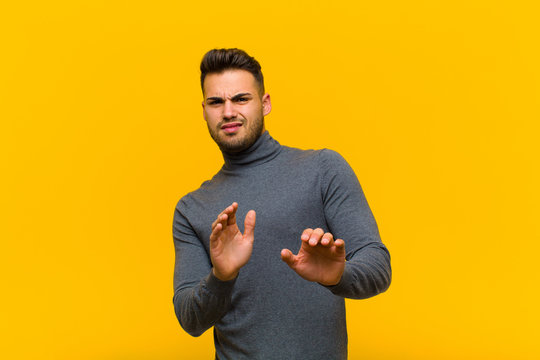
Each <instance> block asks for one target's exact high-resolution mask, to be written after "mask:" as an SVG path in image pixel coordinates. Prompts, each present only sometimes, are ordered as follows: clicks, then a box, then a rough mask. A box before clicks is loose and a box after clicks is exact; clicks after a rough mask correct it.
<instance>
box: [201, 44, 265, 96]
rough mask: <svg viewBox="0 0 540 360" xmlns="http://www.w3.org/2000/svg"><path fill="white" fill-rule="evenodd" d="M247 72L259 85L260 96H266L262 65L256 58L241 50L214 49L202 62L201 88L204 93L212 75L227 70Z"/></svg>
mask: <svg viewBox="0 0 540 360" xmlns="http://www.w3.org/2000/svg"><path fill="white" fill-rule="evenodd" d="M232 69H239V70H246V71H249V72H250V73H251V74H252V75H253V77H254V78H255V81H256V82H257V85H259V91H260V95H261V96H262V95H263V94H264V78H263V74H262V71H261V65H260V64H259V62H258V61H257V60H255V58H254V57H252V56H249V55H248V53H246V52H245V51H244V50H240V49H236V48H235V49H213V50H210V51H209V52H207V53H206V54H205V55H204V57H203V59H202V61H201V88H202V90H203V92H204V79H205V78H206V75H208V74H212V73H218V74H219V73H222V72H224V71H225V70H232Z"/></svg>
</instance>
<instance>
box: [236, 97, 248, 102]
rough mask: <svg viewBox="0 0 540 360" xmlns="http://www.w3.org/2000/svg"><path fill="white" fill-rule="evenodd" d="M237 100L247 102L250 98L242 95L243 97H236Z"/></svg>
mask: <svg viewBox="0 0 540 360" xmlns="http://www.w3.org/2000/svg"><path fill="white" fill-rule="evenodd" d="M236 101H237V102H240V103H241V102H247V101H248V98H245V97H241V98H238V99H236Z"/></svg>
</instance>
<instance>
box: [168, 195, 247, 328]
mask: <svg viewBox="0 0 540 360" xmlns="http://www.w3.org/2000/svg"><path fill="white" fill-rule="evenodd" d="M185 207H186V205H185V203H183V201H182V200H181V201H180V202H179V203H178V205H177V207H176V210H175V214H174V221H173V238H174V246H175V251H176V253H175V254H176V258H175V269H174V297H173V304H174V309H175V312H176V316H177V318H178V321H179V322H180V325H182V328H184V330H185V331H186V332H188V333H189V334H190V335H192V336H199V335H201V334H202V333H204V332H205V331H206V330H207V329H209V328H210V327H212V326H213V325H215V323H216V322H217V321H219V319H221V317H222V316H223V315H224V314H225V313H226V312H227V310H228V309H229V308H230V304H231V295H232V290H233V287H234V283H235V281H236V276H237V274H238V271H239V269H240V268H241V267H242V266H243V265H244V264H245V263H246V262H247V260H249V257H250V256H251V249H252V246H253V228H254V226H255V212H254V211H250V212H249V213H248V215H246V220H245V231H244V235H242V234H241V233H240V232H239V230H238V227H237V226H236V217H235V214H236V209H237V208H238V204H236V203H234V204H232V205H231V206H229V207H227V209H225V210H224V211H223V212H221V213H220V214H219V215H218V217H217V218H216V221H214V223H213V224H212V235H211V236H210V256H209V254H208V253H207V252H206V249H205V248H204V247H203V245H202V243H201V241H200V240H199V238H198V237H197V235H196V233H195V231H194V230H193V228H192V226H191V224H190V223H189V221H188V219H187V218H186V216H184V214H183V209H185Z"/></svg>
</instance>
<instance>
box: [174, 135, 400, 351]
mask: <svg viewBox="0 0 540 360" xmlns="http://www.w3.org/2000/svg"><path fill="white" fill-rule="evenodd" d="M223 157H224V160H225V164H224V165H223V167H222V168H221V170H220V171H219V172H218V173H217V174H216V175H215V176H214V177H213V178H212V179H211V180H209V181H206V182H204V183H203V184H202V185H201V187H200V188H199V189H198V190H196V191H194V192H191V193H189V194H187V195H186V196H184V197H183V198H182V199H180V201H179V202H178V205H177V206H176V210H175V213H174V221H173V237H174V246H175V250H176V261H175V269H174V298H173V303H174V309H175V312H176V316H177V317H178V320H179V322H180V324H181V325H182V327H183V328H184V329H185V330H186V331H187V332H188V333H189V334H191V335H193V336H199V335H201V334H202V333H203V332H205V331H206V330H207V329H209V328H210V327H212V326H214V341H215V347H216V358H217V359H234V360H236V359H279V360H282V359H303V360H308V359H325V360H329V359H346V358H347V329H346V324H345V301H344V297H347V298H355V299H361V298H368V297H371V296H374V295H377V294H378V293H380V292H383V291H385V290H386V289H387V288H388V286H389V285H390V279H391V269H390V255H389V253H388V250H387V249H386V247H385V246H384V245H383V244H382V242H381V240H380V237H379V233H378V230H377V224H376V223H375V219H374V218H373V215H372V213H371V210H370V209H369V206H368V204H367V202H366V199H365V197H364V193H363V192H362V189H361V187H360V184H359V182H358V180H357V178H356V176H355V174H354V172H353V171H352V169H351V167H350V166H349V165H348V164H347V162H346V161H345V160H344V159H343V158H342V157H341V156H340V155H339V154H337V153H336V152H334V151H331V150H327V149H324V150H317V151H314V150H299V149H294V148H290V147H286V146H282V145H280V144H279V143H278V142H277V141H275V140H274V139H273V138H272V137H271V136H270V135H269V133H268V132H265V133H263V135H261V136H260V137H259V138H258V139H257V141H256V142H255V143H254V144H253V145H252V146H251V147H250V148H248V149H247V150H245V151H243V152H241V153H237V154H227V153H224V154H223ZM235 201H236V202H237V203H238V204H239V206H238V211H237V219H239V221H238V227H239V229H240V231H242V232H243V231H244V230H243V219H244V217H245V215H246V213H247V212H248V211H249V210H250V209H253V210H255V211H256V212H257V223H256V226H255V241H254V243H253V252H252V255H251V258H250V260H249V262H248V263H247V264H246V265H245V266H244V267H243V268H241V269H240V273H239V275H238V277H237V278H236V279H234V280H231V281H220V280H219V279H217V278H216V277H214V276H213V275H212V271H211V269H212V263H211V262H210V257H209V241H210V240H209V239H210V233H211V224H212V222H213V221H214V220H215V219H216V217H217V215H218V214H219V213H220V212H221V211H223V209H225V208H226V207H227V206H229V205H230V204H231V203H233V202H235ZM318 227H319V228H322V229H323V230H324V231H327V232H330V233H332V234H333V235H334V238H335V239H338V238H340V239H343V240H344V241H345V250H346V253H347V255H346V259H347V262H346V263H345V272H344V274H343V276H342V278H341V281H340V282H339V283H338V284H337V285H335V286H328V287H326V286H322V285H320V284H318V283H314V282H309V281H307V280H304V279H302V278H301V277H300V276H298V275H297V274H296V273H295V272H294V271H293V270H292V269H290V268H289V267H288V266H287V265H286V264H285V263H284V262H282V261H281V258H280V251H281V249H283V248H288V249H290V250H291V251H293V253H297V252H298V249H299V248H300V244H301V240H300V235H301V234H302V231H303V230H304V229H306V228H313V229H315V228H318Z"/></svg>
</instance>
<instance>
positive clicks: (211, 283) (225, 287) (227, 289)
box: [204, 271, 238, 297]
mask: <svg viewBox="0 0 540 360" xmlns="http://www.w3.org/2000/svg"><path fill="white" fill-rule="evenodd" d="M236 279H238V276H237V277H236V278H234V279H232V280H229V281H222V280H219V279H218V278H217V277H216V276H215V275H214V273H213V272H212V271H210V274H208V276H207V277H206V279H205V284H204V287H205V288H206V290H208V291H209V292H210V293H212V294H213V295H215V296H217V297H222V296H230V295H231V293H232V290H233V288H234V284H235V283H236Z"/></svg>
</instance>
